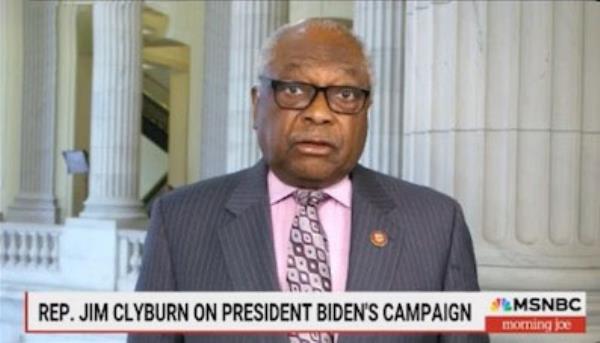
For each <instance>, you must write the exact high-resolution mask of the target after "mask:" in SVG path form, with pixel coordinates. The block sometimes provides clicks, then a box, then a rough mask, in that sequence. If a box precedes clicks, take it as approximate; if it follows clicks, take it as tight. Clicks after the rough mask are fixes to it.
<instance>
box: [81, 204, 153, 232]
mask: <svg viewBox="0 0 600 343" xmlns="http://www.w3.org/2000/svg"><path fill="white" fill-rule="evenodd" d="M79 217H80V218H82V219H97V220H111V221H115V222H116V223H118V225H119V226H120V227H124V226H128V227H138V226H139V225H145V224H146V223H147V220H148V214H147V213H146V211H145V210H144V207H143V206H142V202H141V201H139V200H129V199H126V200H119V199H117V200H113V199H110V200H98V199H91V200H87V201H86V202H85V204H84V209H83V211H82V212H81V213H80V214H79Z"/></svg>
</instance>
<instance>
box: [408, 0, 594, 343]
mask: <svg viewBox="0 0 600 343" xmlns="http://www.w3.org/2000/svg"><path fill="white" fill-rule="evenodd" d="M599 36H600V6H599V5H598V3H596V2H583V1H581V2H580V1H571V2H540V1H536V2H507V1H498V2H495V1H492V2H467V1H456V2H454V1H451V2H437V1H436V2H433V3H430V2H421V1H411V2H408V3H407V13H406V56H405V58H406V69H405V71H406V88H405V100H406V101H405V104H404V115H405V129H404V144H405V149H404V152H405V153H404V177H406V178H407V179H409V180H412V181H415V182H418V183H422V184H426V185H430V186H432V187H434V188H437V189H440V190H442V191H444V192H447V193H450V194H452V195H454V196H455V197H456V198H458V200H459V201H460V202H461V203H462V205H463V206H464V210H465V214H466V216H467V220H468V223H469V224H470V227H471V230H472V233H473V237H474V241H475V247H476V253H477V257H478V262H479V272H480V282H481V285H482V286H483V287H484V288H487V289H523V290H529V289H531V290H534V289H548V290H586V291H588V300H589V301H588V314H591V315H590V317H589V319H588V325H589V326H590V328H596V330H598V329H599V328H600V281H599V280H600V112H599V110H598V109H599V108H600V96H598V94H600V66H599V64H598V61H600V39H598V37H599ZM592 337H594V339H595V340H597V339H598V335H596V336H592ZM548 341H549V340H548Z"/></svg>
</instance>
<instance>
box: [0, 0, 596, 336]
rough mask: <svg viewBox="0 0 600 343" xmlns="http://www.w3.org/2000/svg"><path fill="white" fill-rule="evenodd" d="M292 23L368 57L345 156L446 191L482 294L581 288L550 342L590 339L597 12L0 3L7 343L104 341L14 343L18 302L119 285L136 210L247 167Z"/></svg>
mask: <svg viewBox="0 0 600 343" xmlns="http://www.w3.org/2000/svg"><path fill="white" fill-rule="evenodd" d="M307 17H327V18H332V19H336V20H340V21H342V22H344V23H347V24H348V25H352V28H353V30H354V31H355V32H356V33H357V34H358V35H359V36H360V37H362V38H363V41H364V42H365V45H366V48H367V50H368V51H369V52H370V54H371V58H372V66H373V70H374V74H375V84H374V85H373V88H374V92H373V94H374V98H373V102H374V103H373V107H372V110H371V112H370V114H369V115H370V118H369V120H370V125H369V136H368V141H367V146H366V148H365V152H364V155H363V157H362V160H361V162H362V163H363V164H365V165H367V166H369V167H371V168H374V169H376V170H379V171H382V172H384V173H387V174H390V175H394V176H397V177H402V178H404V179H406V180H409V181H412V182H415V183H419V184H423V185H427V186H430V187H433V188H435V189H438V190H440V191H442V192H445V193H447V194H450V195H452V196H453V197H455V198H457V199H458V200H459V202H460V203H461V204H462V205H463V207H464V211H465V215H466V218H467V222H468V223H469V226H470V229H471V233H472V236H473V239H474V245H475V249H476V255H477V260H478V265H479V266H478V267H479V277H480V284H481V286H482V288H483V289H485V290H524V291H529V290H531V291H534V290H548V291H553V290H581V291H586V292H587V298H588V304H587V310H588V322H587V324H588V331H589V332H588V334H587V335H585V336H577V337H576V336H572V337H569V338H568V339H569V342H576V341H581V342H590V341H598V340H600V96H598V95H599V94H600V63H598V62H599V61H600V39H599V38H598V37H600V2H598V1H569V2H566V1H565V2H552V1H548V2H545V1H532V2H519V1H514V2H513V1H498V2H485V1H370V0H355V1H352V0H349V1H333V2H332V1H324V0H323V1H287V0H276V1H275V0H271V1H269V0H265V1H206V2H204V1H197V2H194V1H181V2H179V1H171V2H163V1H145V2H140V1H133V0H131V1H130V0H121V1H97V2H93V1H80V2H78V1H20V0H5V1H0V218H2V222H0V263H1V268H2V269H1V274H0V282H1V283H0V300H1V305H2V306H1V307H0V330H1V331H2V332H3V336H4V333H7V335H6V336H4V337H6V338H5V339H7V342H21V341H24V342H35V341H40V342H42V341H43V342H48V341H53V340H54V341H57V342H58V341H60V342H65V341H69V340H70V341H76V342H80V341H88V340H89V341H115V342H117V341H123V337H122V336H101V337H94V336H52V337H50V336H40V335H24V334H23V332H22V322H21V321H22V318H23V314H22V312H21V311H22V308H23V304H22V301H23V299H22V297H23V293H22V292H23V291H24V290H61V289H69V290H131V289H132V288H133V285H134V283H135V279H136V277H137V271H138V270H139V266H140V262H141V257H142V255H143V240H144V236H145V226H146V224H147V218H148V214H147V207H148V205H149V204H150V203H151V200H152V199H153V198H155V197H156V196H158V195H159V194H160V192H161V191H162V190H165V189H167V188H169V187H179V186H181V185H184V184H189V183H193V182H196V181H198V180H203V179H207V178H209V177H212V176H216V175H220V174H224V173H228V172H233V171H236V170H239V169H242V168H245V167H248V166H251V165H252V164H254V163H255V162H256V161H257V160H258V159H259V158H260V154H259V150H258V147H257V143H256V139H255V137H254V132H253V130H252V125H251V114H250V87H251V86H252V84H253V83H254V82H256V80H257V75H256V69H255V66H256V64H257V53H258V51H259V49H260V47H261V44H262V42H263V41H264V40H265V38H266V37H267V36H268V35H269V33H270V32H272V31H273V30H274V29H276V28H277V27H279V26H281V25H283V24H285V23H288V22H295V21H297V20H299V19H302V18H307ZM69 150H78V151H86V152H89V172H88V173H87V174H69V173H68V170H67V167H66V164H65V161H64V159H63V152H64V151H69ZM564 340H565V337H558V336H556V337H548V336H543V337H534V336H526V337H518V336H498V337H493V341H495V342H520V341H523V342H525V341H527V342H531V341H539V342H562V341H564Z"/></svg>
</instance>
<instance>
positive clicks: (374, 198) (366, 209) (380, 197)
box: [346, 165, 402, 291]
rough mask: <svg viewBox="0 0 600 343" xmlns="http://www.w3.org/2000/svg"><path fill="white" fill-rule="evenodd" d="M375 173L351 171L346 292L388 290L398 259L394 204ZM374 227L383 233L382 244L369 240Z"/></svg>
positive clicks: (399, 234) (399, 237)
mask: <svg viewBox="0 0 600 343" xmlns="http://www.w3.org/2000/svg"><path fill="white" fill-rule="evenodd" d="M376 177H377V176H376V174H375V173H373V172H372V171H369V170H367V169H365V168H364V167H362V166H360V165H359V166H357V167H356V168H355V169H354V171H353V172H352V229H351V230H352V231H351V232H352V233H351V239H350V260H349V266H348V280H347V283H346V290H347V291H366V290H370V291H387V290H390V289H391V286H392V282H393V280H394V277H395V271H396V270H397V265H398V263H399V259H400V252H401V250H402V249H401V243H402V228H401V227H398V224H399V221H398V220H394V219H395V216H396V214H397V213H396V211H395V210H396V206H395V204H394V201H393V200H392V199H391V198H390V197H389V196H388V195H387V193H386V190H385V189H383V187H382V186H381V185H380V184H379V183H378V182H377V180H376ZM374 230H381V231H383V232H385V233H386V234H387V238H388V242H387V245H385V246H383V247H377V246H375V245H374V244H373V243H372V241H371V234H372V232H373V231H374Z"/></svg>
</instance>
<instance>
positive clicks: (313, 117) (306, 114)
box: [300, 91, 335, 125]
mask: <svg viewBox="0 0 600 343" xmlns="http://www.w3.org/2000/svg"><path fill="white" fill-rule="evenodd" d="M300 115H301V117H302V120H303V121H305V122H310V123H312V124H317V125H323V124H329V123H331V122H332V121H333V116H334V115H335V114H334V113H332V112H331V110H330V109H329V105H328V104H327V99H326V98H325V92H323V91H319V92H318V93H317V95H316V96H315V99H314V100H313V102H312V103H311V104H310V106H308V107H307V108H306V109H305V110H304V111H302V113H301V114H300Z"/></svg>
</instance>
